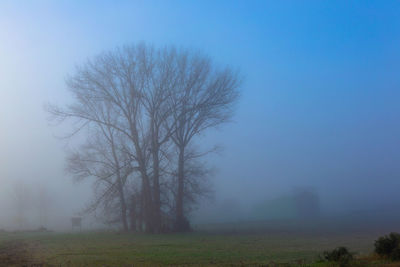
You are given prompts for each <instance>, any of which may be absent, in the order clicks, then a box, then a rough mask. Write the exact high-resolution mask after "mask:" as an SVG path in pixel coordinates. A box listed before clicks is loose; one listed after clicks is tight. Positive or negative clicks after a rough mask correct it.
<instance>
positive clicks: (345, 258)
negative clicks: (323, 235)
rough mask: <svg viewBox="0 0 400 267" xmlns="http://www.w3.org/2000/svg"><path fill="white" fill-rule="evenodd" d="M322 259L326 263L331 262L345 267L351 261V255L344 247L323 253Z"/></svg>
mask: <svg viewBox="0 0 400 267" xmlns="http://www.w3.org/2000/svg"><path fill="white" fill-rule="evenodd" d="M323 259H324V260H326V261H333V262H337V263H339V264H340V266H346V265H347V264H349V262H350V261H351V260H352V259H353V255H352V254H351V253H350V252H349V250H348V249H347V248H345V247H337V248H335V249H334V250H332V251H324V253H323Z"/></svg>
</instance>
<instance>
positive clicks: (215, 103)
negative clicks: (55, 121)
mask: <svg viewBox="0 0 400 267" xmlns="http://www.w3.org/2000/svg"><path fill="white" fill-rule="evenodd" d="M67 85H68V87H69V90H70V92H71V93H72V95H73V96H74V103H73V104H72V105H70V106H68V107H67V108H64V109H61V108H58V107H49V111H50V113H51V114H53V115H54V116H55V117H56V118H59V119H62V120H63V119H68V118H71V119H75V120H76V121H77V122H78V127H77V129H76V131H74V132H78V131H80V130H82V129H84V128H88V127H89V128H90V127H95V128H96V129H97V131H99V130H100V133H102V134H103V137H105V138H106V140H107V141H108V143H109V144H112V143H113V141H112V140H110V137H111V133H112V134H114V133H117V134H118V136H120V138H124V139H125V140H127V141H126V143H125V144H124V146H123V151H124V153H125V154H126V155H127V158H129V165H130V170H132V171H133V173H129V174H127V175H126V173H127V172H125V174H124V175H122V179H117V181H119V180H124V181H125V180H127V179H129V177H128V176H129V175H131V176H135V177H136V176H138V177H140V181H141V192H140V199H141V201H142V203H143V204H142V205H141V213H142V215H143V216H142V218H143V220H144V224H145V228H146V231H148V232H160V231H161V230H162V228H163V222H162V220H163V217H165V216H163V214H164V213H165V214H166V213H168V211H167V210H166V209H168V208H167V207H164V205H165V204H164V203H163V200H162V199H163V196H165V195H168V194H169V195H171V194H172V192H176V194H175V195H176V197H174V202H175V204H176V205H174V208H173V209H174V213H175V214H176V216H175V218H176V222H175V225H176V227H175V229H176V230H184V227H182V225H183V224H182V222H184V221H185V215H184V207H183V206H184V199H185V198H184V192H185V183H187V182H188V181H190V180H189V178H188V177H185V173H186V174H188V173H190V172H189V171H185V157H187V154H185V151H186V149H187V147H188V146H189V145H190V144H191V142H192V140H193V139H194V137H195V136H197V135H199V134H201V133H203V132H204V131H205V130H206V129H209V128H212V127H215V126H217V125H219V124H221V123H223V122H226V121H228V120H229V118H230V117H231V115H232V107H233V104H234V103H235V102H236V100H237V98H238V93H237V88H238V86H239V82H238V79H237V74H236V73H235V72H233V71H232V70H230V69H229V68H224V69H218V68H216V67H214V65H213V63H212V61H211V60H210V59H209V58H207V57H206V56H204V55H202V54H200V53H198V52H193V51H189V50H179V49H176V48H174V47H167V48H163V49H155V48H154V47H152V46H148V45H145V44H139V45H133V46H126V47H124V48H122V49H116V50H114V51H112V52H106V53H102V54H100V55H99V56H97V57H95V58H94V59H93V60H89V61H87V62H86V63H85V64H83V65H82V66H81V67H78V68H77V70H76V72H75V73H74V74H73V75H72V76H70V77H69V78H68V80H67ZM111 139H112V138H111ZM110 147H111V148H112V147H113V146H112V145H111V146H110ZM172 150H177V151H178V152H179V153H178V159H177V160H176V161H175V162H177V165H178V166H177V167H176V170H177V179H176V181H177V182H176V184H174V185H173V186H174V190H169V188H170V187H168V186H166V185H167V184H168V185H169V186H170V185H171V183H167V182H162V181H165V180H166V179H168V177H171V176H170V174H169V173H170V172H168V171H166V169H171V166H169V167H168V168H165V163H166V162H174V161H173V160H171V158H170V157H171V155H173V153H171V151H172ZM111 152H112V151H111ZM111 154H112V153H111ZM114 159H115V160H114V163H115V166H114V167H115V168H114V169H115V172H113V175H116V177H118V171H117V170H120V168H121V166H120V165H121V163H120V159H119V158H118V156H117V157H114ZM77 160H78V161H79V159H77ZM172 168H173V167H172ZM196 173H197V174H198V173H199V172H198V171H197V172H196ZM186 176H187V175H186ZM193 177H196V175H193ZM175 189H176V190H175ZM166 191H169V192H170V193H168V192H166ZM120 192H123V190H120ZM187 192H189V191H188V190H187ZM121 199H123V198H121ZM123 217H124V216H123ZM125 217H126V216H125Z"/></svg>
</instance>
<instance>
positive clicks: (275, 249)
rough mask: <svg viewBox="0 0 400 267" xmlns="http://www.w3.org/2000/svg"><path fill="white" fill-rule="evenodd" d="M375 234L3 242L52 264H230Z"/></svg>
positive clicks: (359, 242) (64, 237) (38, 236)
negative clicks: (16, 245)
mask: <svg viewBox="0 0 400 267" xmlns="http://www.w3.org/2000/svg"><path fill="white" fill-rule="evenodd" d="M376 238H377V235H376V234H370V233H359V234H349V233H346V234H344V233H343V234H340V233H329V234H320V233H319V234H312V233H309V234H304V233H285V232H281V233H262V234H256V233H252V234H210V233H188V234H163V235H144V234H117V233H111V232H85V233H0V247H2V246H3V247H4V246H7V245H8V244H10V242H21V243H23V244H24V245H25V246H26V248H27V250H29V252H30V253H31V260H32V261H33V262H38V263H39V262H40V263H46V264H48V265H49V266H52V265H55V266H159V265H183V266H210V265H215V266H231V265H236V266H237V265H255V266H260V265H266V264H271V263H272V262H275V263H292V264H293V265H296V263H298V262H305V263H308V265H311V264H312V265H313V266H314V265H315V266H326V264H313V263H315V262H316V261H317V259H318V255H319V254H320V253H322V251H324V250H329V249H333V248H335V247H336V246H346V247H348V248H349V249H350V250H351V251H352V252H355V253H356V254H357V255H358V256H365V255H368V254H370V253H371V252H372V249H373V242H374V240H375V239H376Z"/></svg>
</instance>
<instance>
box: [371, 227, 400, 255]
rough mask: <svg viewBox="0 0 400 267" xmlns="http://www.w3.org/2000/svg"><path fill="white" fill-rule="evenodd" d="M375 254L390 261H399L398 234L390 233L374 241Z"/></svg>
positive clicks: (399, 240)
mask: <svg viewBox="0 0 400 267" xmlns="http://www.w3.org/2000/svg"><path fill="white" fill-rule="evenodd" d="M375 252H376V254H378V255H379V256H383V257H388V258H389V259H391V260H400V234H399V233H390V234H389V235H385V236H382V237H380V238H378V240H376V241H375Z"/></svg>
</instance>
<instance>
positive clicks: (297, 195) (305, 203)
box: [293, 189, 321, 220]
mask: <svg viewBox="0 0 400 267" xmlns="http://www.w3.org/2000/svg"><path fill="white" fill-rule="evenodd" d="M293 195H294V196H293V201H294V204H295V211H296V217H297V218H298V219H302V220H305V219H315V218H317V217H319V216H320V212H321V210H320V201H319V196H318V194H317V193H316V192H315V190H312V189H295V190H294V194H293Z"/></svg>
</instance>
